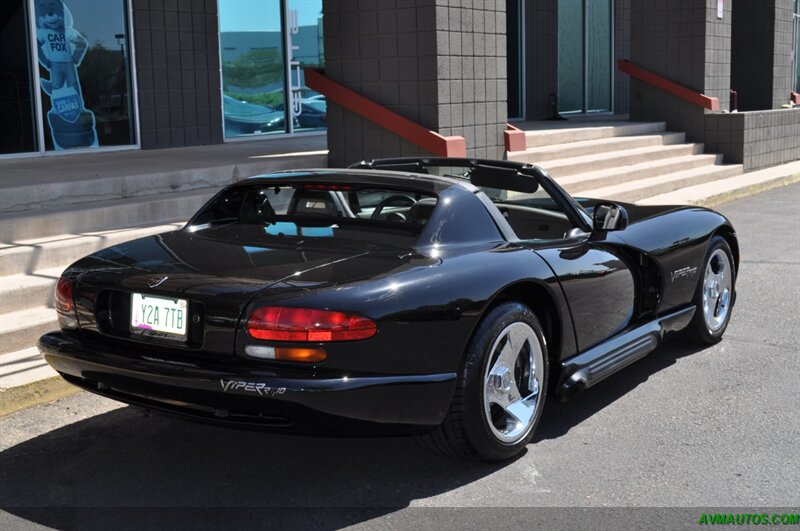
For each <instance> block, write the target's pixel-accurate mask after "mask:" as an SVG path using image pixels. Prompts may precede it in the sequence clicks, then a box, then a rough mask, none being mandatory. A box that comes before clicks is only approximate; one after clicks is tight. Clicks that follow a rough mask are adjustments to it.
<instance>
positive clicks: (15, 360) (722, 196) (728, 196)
mask: <svg viewBox="0 0 800 531" xmlns="http://www.w3.org/2000/svg"><path fill="white" fill-rule="evenodd" d="M797 182H800V161H796V162H792V163H789V164H784V165H781V166H775V167H772V168H768V169H766V170H761V171H756V172H751V173H746V174H743V175H738V176H736V177H732V178H729V179H723V180H720V181H715V182H713V183H708V184H703V185H698V186H692V187H688V188H684V189H681V190H677V191H674V192H670V193H667V194H662V195H659V196H654V197H649V198H646V199H644V200H642V201H640V202H639V204H694V205H705V206H715V205H718V204H721V203H724V202H727V201H731V200H733V199H737V198H740V197H745V196H747V195H751V194H755V193H758V192H762V191H765V190H769V189H772V188H776V187H779V186H785V185H787V184H792V183H797ZM56 376H57V374H56V373H55V371H53V370H52V369H50V367H49V366H48V365H47V364H46V363H45V362H44V360H43V359H42V358H41V356H39V354H38V350H37V349H36V347H35V345H30V346H29V347H28V348H25V349H23V350H20V351H18V352H15V353H12V354H6V355H3V356H0V416H3V415H6V414H9V413H11V412H14V411H17V410H19V409H23V408H25V407H28V406H30V405H32V404H35V403H41V402H46V401H50V400H54V399H57V398H60V397H62V396H65V395H66V394H70V393H72V392H76V393H77V392H78V389H77V388H71V387H69V386H66V385H65V384H64V383H63V381H62V380H61V379H60V378H58V377H56Z"/></svg>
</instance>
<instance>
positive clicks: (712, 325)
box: [687, 236, 736, 345]
mask: <svg viewBox="0 0 800 531" xmlns="http://www.w3.org/2000/svg"><path fill="white" fill-rule="evenodd" d="M733 264H734V262H733V253H731V248H730V246H729V245H728V242H727V241H726V240H725V238H723V237H721V236H714V238H712V239H711V243H710V244H709V247H708V252H707V253H706V257H705V260H704V261H703V268H702V269H701V270H700V275H701V277H700V281H699V282H698V286H697V291H696V292H695V295H694V304H695V308H696V309H695V314H694V318H693V319H692V322H691V323H690V324H689V327H688V328H687V332H688V336H689V337H690V338H691V339H693V340H695V341H696V342H698V343H701V344H704V345H712V344H714V343H716V342H718V341H719V340H720V339H722V335H723V334H724V333H725V329H727V328H728V323H729V322H730V319H731V310H732V309H733V302H734V288H735V284H736V271H735V269H734V265H733Z"/></svg>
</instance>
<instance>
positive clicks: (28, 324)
mask: <svg viewBox="0 0 800 531" xmlns="http://www.w3.org/2000/svg"><path fill="white" fill-rule="evenodd" d="M57 329H58V319H57V318H56V311H55V309H53V308H47V307H45V306H39V307H36V308H28V309H25V310H20V311H16V312H11V313H4V314H1V315H0V355H1V356H0V357H2V358H3V359H4V358H5V355H6V354H8V353H11V352H16V351H18V350H21V349H26V348H30V347H35V346H36V342H37V341H38V340H39V336H41V335H42V334H44V333H47V332H50V331H51V330H57Z"/></svg>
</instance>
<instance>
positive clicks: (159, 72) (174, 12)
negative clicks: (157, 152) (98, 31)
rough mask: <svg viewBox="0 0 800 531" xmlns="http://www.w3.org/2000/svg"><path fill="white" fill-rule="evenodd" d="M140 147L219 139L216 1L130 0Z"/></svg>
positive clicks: (179, 144) (214, 141)
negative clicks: (131, 3)
mask: <svg viewBox="0 0 800 531" xmlns="http://www.w3.org/2000/svg"><path fill="white" fill-rule="evenodd" d="M132 2H133V28H134V38H135V46H136V73H137V79H138V94H139V123H140V127H141V138H142V148H144V149H149V148H166V147H180V146H196V145H204V144H219V143H221V142H222V111H221V107H222V103H221V96H220V72H219V37H218V33H219V27H218V21H217V20H218V19H217V2H216V0H132Z"/></svg>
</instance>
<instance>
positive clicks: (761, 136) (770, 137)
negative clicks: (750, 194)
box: [705, 109, 800, 171]
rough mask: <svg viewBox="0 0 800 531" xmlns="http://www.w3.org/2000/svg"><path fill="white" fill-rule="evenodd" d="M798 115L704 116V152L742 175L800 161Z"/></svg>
mask: <svg viewBox="0 0 800 531" xmlns="http://www.w3.org/2000/svg"><path fill="white" fill-rule="evenodd" d="M798 131H800V112H799V111H796V110H786V109H778V110H767V111H751V112H739V113H729V114H721V113H720V114H708V115H706V135H705V141H706V149H707V151H709V152H712V153H722V154H723V155H724V157H725V162H726V163H732V164H743V165H744V169H745V171H751V170H758V169H761V168H767V167H769V166H774V165H776V164H784V163H787V162H791V161H794V160H800V135H798V134H797V132H798Z"/></svg>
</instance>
